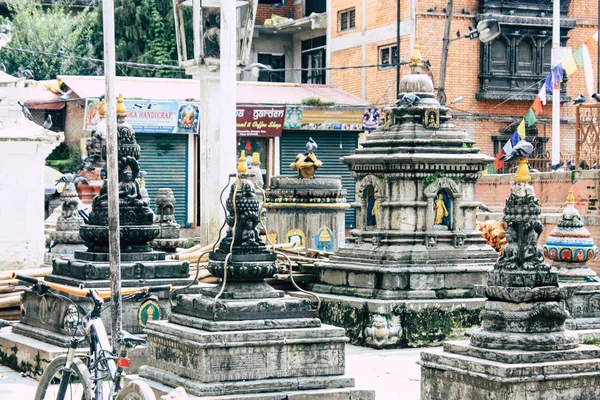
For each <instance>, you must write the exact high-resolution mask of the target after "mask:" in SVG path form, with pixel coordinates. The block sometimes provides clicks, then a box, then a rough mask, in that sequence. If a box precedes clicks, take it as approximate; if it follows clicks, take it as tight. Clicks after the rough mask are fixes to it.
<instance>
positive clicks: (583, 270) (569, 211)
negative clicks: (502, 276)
mask: <svg viewBox="0 0 600 400" xmlns="http://www.w3.org/2000/svg"><path fill="white" fill-rule="evenodd" d="M557 225H558V226H557V227H556V228H554V229H553V230H552V232H550V234H549V235H548V239H547V240H546V244H544V255H545V256H546V258H548V259H550V260H551V261H552V268H553V271H554V272H556V273H557V274H558V281H559V282H560V283H561V284H563V285H564V286H570V287H573V288H574V289H575V292H574V294H573V297H571V298H570V299H568V300H566V307H567V310H568V311H569V313H570V318H569V319H567V321H566V326H567V328H569V329H573V330H577V331H580V332H579V333H581V336H583V338H585V337H587V336H588V335H589V336H592V337H595V336H598V334H599V333H600V279H599V278H598V275H597V274H596V272H594V270H592V269H591V268H590V267H589V266H588V265H587V262H588V261H593V260H594V259H595V258H596V255H597V254H598V247H597V246H596V245H595V244H594V238H593V237H592V235H591V233H590V232H589V231H588V230H587V229H586V228H585V226H584V223H583V218H581V215H580V214H579V211H577V209H576V208H575V196H574V195H573V189H569V194H568V195H567V201H566V206H565V209H564V210H563V212H562V215H561V217H560V219H559V220H558V223H557ZM582 331H583V332H582Z"/></svg>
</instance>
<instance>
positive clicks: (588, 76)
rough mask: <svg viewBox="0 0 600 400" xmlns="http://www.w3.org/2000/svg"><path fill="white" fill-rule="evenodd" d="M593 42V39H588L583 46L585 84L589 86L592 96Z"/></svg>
mask: <svg viewBox="0 0 600 400" xmlns="http://www.w3.org/2000/svg"><path fill="white" fill-rule="evenodd" d="M592 44H595V43H594V41H593V40H592V39H588V41H587V42H585V44H584V45H583V46H581V47H582V49H583V72H584V74H585V85H586V86H587V90H588V93H589V94H590V97H592V94H594V69H593V67H592V57H591V56H590V52H591V50H592Z"/></svg>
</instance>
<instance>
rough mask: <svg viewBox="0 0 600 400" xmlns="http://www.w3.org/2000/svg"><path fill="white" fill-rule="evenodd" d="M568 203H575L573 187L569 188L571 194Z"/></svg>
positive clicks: (568, 196)
mask: <svg viewBox="0 0 600 400" xmlns="http://www.w3.org/2000/svg"><path fill="white" fill-rule="evenodd" d="M567 204H575V196H574V195H573V188H570V189H569V194H568V195H567Z"/></svg>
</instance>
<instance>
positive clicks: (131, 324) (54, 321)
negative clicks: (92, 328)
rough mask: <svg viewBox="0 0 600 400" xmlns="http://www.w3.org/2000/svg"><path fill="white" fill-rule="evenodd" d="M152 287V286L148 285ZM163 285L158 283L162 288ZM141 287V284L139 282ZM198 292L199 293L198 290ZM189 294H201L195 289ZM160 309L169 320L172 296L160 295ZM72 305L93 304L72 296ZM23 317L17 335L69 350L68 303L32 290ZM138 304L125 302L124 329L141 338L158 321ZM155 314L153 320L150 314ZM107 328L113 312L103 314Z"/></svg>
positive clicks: (24, 301) (23, 300) (26, 294)
mask: <svg viewBox="0 0 600 400" xmlns="http://www.w3.org/2000/svg"><path fill="white" fill-rule="evenodd" d="M146 284H149V285H152V283H146ZM158 284H159V283H158V282H157V283H155V285H158ZM138 286H139V282H138ZM194 288H195V289H194ZM188 290H196V291H197V290H198V289H197V287H195V286H192V287H191V288H190V289H188ZM157 297H158V306H159V307H160V313H161V314H162V315H161V318H162V319H167V318H168V317H169V315H170V314H171V304H170V301H169V294H168V293H164V292H162V293H158V296H157ZM70 298H71V300H72V301H74V302H75V303H77V304H79V305H81V306H82V307H83V308H85V309H87V310H89V309H90V308H91V305H92V303H91V302H90V301H89V300H88V299H86V298H82V297H76V296H71V297H70ZM21 303H22V306H21V307H22V315H21V319H20V323H18V324H16V325H15V326H14V327H13V331H14V332H15V333H19V334H21V335H23V336H27V337H31V338H34V339H37V340H41V341H44V342H47V343H51V344H53V345H56V346H60V347H68V346H69V343H70V342H71V337H72V332H71V331H70V329H69V328H68V326H65V323H64V320H65V315H66V313H67V307H68V306H69V305H70V304H71V303H70V302H68V301H66V300H62V299H59V298H57V297H53V296H42V297H40V296H38V295H37V294H35V293H32V292H31V291H30V290H25V292H24V293H23V295H22V297H21ZM141 306H142V303H140V302H136V301H124V302H123V306H122V307H123V317H122V318H123V329H124V330H125V331H127V332H129V333H133V334H141V333H143V331H144V324H145V322H146V321H147V320H149V319H152V318H156V317H157V316H158V313H157V312H156V310H153V309H149V308H146V307H144V308H143V309H141ZM149 311H152V313H151V314H152V315H151V316H150V318H149V314H148V312H149ZM102 321H103V322H104V326H105V327H106V328H107V330H108V329H110V310H106V311H105V312H103V313H102Z"/></svg>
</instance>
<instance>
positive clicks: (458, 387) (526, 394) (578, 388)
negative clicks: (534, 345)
mask: <svg viewBox="0 0 600 400" xmlns="http://www.w3.org/2000/svg"><path fill="white" fill-rule="evenodd" d="M469 347H470V346H469V344H468V342H455V343H453V344H450V346H449V347H445V349H444V350H445V351H444V352H443V353H441V354H432V353H426V352H423V353H421V361H420V364H421V399H422V400H438V399H446V400H480V399H486V400H506V399H536V400H567V399H569V400H571V399H580V400H592V399H597V398H600V358H595V357H597V355H598V354H597V350H596V349H593V348H591V346H581V347H579V348H578V349H575V350H568V351H566V352H563V351H558V352H544V353H539V352H526V351H516V350H513V351H505V352H504V354H505V355H506V356H510V357H511V359H512V361H517V362H518V359H519V358H520V359H523V360H527V361H529V362H523V363H505V362H500V361H491V360H490V359H489V358H490V356H489V355H486V352H487V350H485V349H478V348H471V349H469ZM457 349H461V350H460V351H458V350H457ZM448 350H450V351H451V352H450V351H448ZM454 351H458V352H459V353H462V354H457V353H455V352H454ZM547 353H554V354H552V355H548V354H547ZM476 355H484V357H486V358H479V357H476ZM563 355H565V357H564V358H563ZM550 360H551V361H550Z"/></svg>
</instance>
